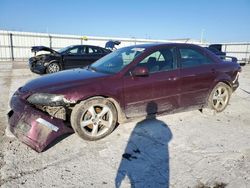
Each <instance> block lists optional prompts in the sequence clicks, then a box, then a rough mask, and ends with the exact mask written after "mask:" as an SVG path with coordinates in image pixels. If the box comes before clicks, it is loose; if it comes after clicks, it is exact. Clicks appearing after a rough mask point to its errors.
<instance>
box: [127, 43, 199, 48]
mask: <svg viewBox="0 0 250 188" xmlns="http://www.w3.org/2000/svg"><path fill="white" fill-rule="evenodd" d="M161 46H189V47H191V46H197V45H195V44H190V43H147V44H138V45H134V46H132V47H135V48H157V47H161Z"/></svg>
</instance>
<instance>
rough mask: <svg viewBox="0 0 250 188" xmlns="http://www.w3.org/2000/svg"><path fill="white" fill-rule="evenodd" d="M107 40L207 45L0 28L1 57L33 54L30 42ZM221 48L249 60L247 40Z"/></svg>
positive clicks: (54, 44) (57, 46) (59, 44)
mask: <svg viewBox="0 0 250 188" xmlns="http://www.w3.org/2000/svg"><path fill="white" fill-rule="evenodd" d="M109 40H119V41H121V44H120V45H119V47H123V46H129V45H135V44H142V43H158V42H188V43H195V44H198V45H202V46H207V45H208V44H202V43H200V42H197V41H192V40H188V41H183V40H152V39H136V38H113V37H112V38H110V37H93V36H88V37H86V36H85V37H84V36H77V35H57V34H46V33H30V32H17V31H4V30H0V61H26V60H27V59H28V58H29V57H31V56H33V54H32V53H31V47H32V46H47V47H50V48H53V49H54V50H58V49H61V48H64V47H66V46H70V45H79V44H86V45H95V46H101V47H104V46H105V44H106V42H107V41H109ZM222 51H224V52H226V53H227V55H228V56H233V57H237V58H238V61H239V62H241V63H250V42H248V43H247V42H246V43H224V44H223V43H222Z"/></svg>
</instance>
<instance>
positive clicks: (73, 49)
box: [68, 47, 78, 55]
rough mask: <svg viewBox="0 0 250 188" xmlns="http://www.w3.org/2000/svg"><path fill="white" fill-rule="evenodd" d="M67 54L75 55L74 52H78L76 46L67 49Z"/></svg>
mask: <svg viewBox="0 0 250 188" xmlns="http://www.w3.org/2000/svg"><path fill="white" fill-rule="evenodd" d="M68 54H71V55H76V54H78V47H75V48H71V49H70V50H69V51H68Z"/></svg>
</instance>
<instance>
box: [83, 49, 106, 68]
mask: <svg viewBox="0 0 250 188" xmlns="http://www.w3.org/2000/svg"><path fill="white" fill-rule="evenodd" d="M104 55H105V54H104V53H103V51H102V50H101V49H100V48H99V47H96V46H88V47H87V54H86V55H85V61H86V62H87V63H88V64H92V63H94V62H95V61H97V60H98V59H100V58H101V57H103V56H104Z"/></svg>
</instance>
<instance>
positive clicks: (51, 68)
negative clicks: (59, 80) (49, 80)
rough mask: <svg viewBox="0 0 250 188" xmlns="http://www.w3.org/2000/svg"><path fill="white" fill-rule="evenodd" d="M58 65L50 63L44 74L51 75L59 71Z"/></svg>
mask: <svg viewBox="0 0 250 188" xmlns="http://www.w3.org/2000/svg"><path fill="white" fill-rule="evenodd" d="M60 69H61V68H60V65H59V64H58V63H56V62H53V63H50V64H49V65H48V66H47V68H46V73H47V74H51V73H55V72H58V71H60Z"/></svg>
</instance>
